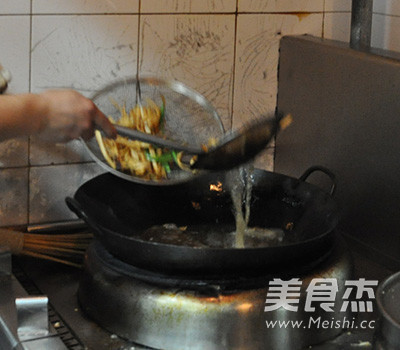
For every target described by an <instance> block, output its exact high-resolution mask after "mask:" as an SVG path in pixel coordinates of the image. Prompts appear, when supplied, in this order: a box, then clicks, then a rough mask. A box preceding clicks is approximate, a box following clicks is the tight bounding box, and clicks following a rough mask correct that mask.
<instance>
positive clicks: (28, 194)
mask: <svg viewBox="0 0 400 350" xmlns="http://www.w3.org/2000/svg"><path fill="white" fill-rule="evenodd" d="M32 9H33V0H30V16H29V55H28V57H29V63H28V65H29V68H28V71H29V76H28V91H29V92H31V91H32V28H33V25H32V22H33V18H32ZM27 157H28V159H27V160H28V175H27V204H26V208H27V211H26V222H27V223H28V224H29V218H30V210H31V208H30V198H31V138H30V137H28V154H27Z"/></svg>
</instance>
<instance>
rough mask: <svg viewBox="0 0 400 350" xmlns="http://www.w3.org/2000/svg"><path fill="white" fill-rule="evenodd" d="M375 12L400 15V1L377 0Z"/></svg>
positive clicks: (374, 7) (374, 6)
mask: <svg viewBox="0 0 400 350" xmlns="http://www.w3.org/2000/svg"><path fill="white" fill-rule="evenodd" d="M373 11H374V13H379V14H385V15H392V16H400V2H399V1H398V0H375V1H374V5H373Z"/></svg>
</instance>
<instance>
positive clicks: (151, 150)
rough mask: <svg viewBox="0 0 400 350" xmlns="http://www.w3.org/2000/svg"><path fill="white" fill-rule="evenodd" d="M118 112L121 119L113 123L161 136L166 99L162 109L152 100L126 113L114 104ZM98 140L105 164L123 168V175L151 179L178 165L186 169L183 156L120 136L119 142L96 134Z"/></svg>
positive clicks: (165, 175)
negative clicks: (127, 174) (125, 173)
mask: <svg viewBox="0 0 400 350" xmlns="http://www.w3.org/2000/svg"><path fill="white" fill-rule="evenodd" d="M114 105H115V106H116V107H117V108H118V109H119V112H120V113H121V117H120V119H118V120H114V119H113V118H111V117H109V119H110V121H111V122H112V123H114V124H118V125H121V126H125V127H128V128H132V129H134V130H138V131H141V132H144V133H147V134H153V135H156V134H158V135H159V134H162V130H163V127H164V124H165V115H164V114H165V99H164V97H162V105H161V107H159V106H157V105H156V103H155V102H154V101H152V100H150V99H149V100H147V103H146V106H138V105H137V106H135V107H134V108H132V109H130V110H127V109H126V107H125V105H123V106H122V107H121V106H119V105H118V104H117V103H115V102H114ZM95 136H96V140H97V142H98V144H99V148H100V150H101V153H102V154H103V156H104V159H105V160H106V162H107V163H108V164H109V165H110V166H111V167H112V168H113V169H120V170H121V171H123V172H127V173H130V174H132V175H135V176H138V177H141V178H144V179H151V180H158V179H163V178H166V177H167V175H168V173H170V172H171V166H172V165H173V164H174V163H175V164H177V165H178V166H179V167H180V168H182V169H187V167H185V166H184V165H183V164H182V163H181V157H182V154H181V152H180V153H176V152H175V151H170V150H167V149H162V148H158V147H155V146H153V145H151V144H148V143H145V142H141V141H136V140H129V139H128V138H125V137H122V136H119V135H118V136H117V138H116V139H114V140H113V139H108V138H105V137H103V136H102V135H101V133H100V132H99V131H96V132H95Z"/></svg>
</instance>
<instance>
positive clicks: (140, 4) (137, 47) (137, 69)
mask: <svg viewBox="0 0 400 350" xmlns="http://www.w3.org/2000/svg"><path fill="white" fill-rule="evenodd" d="M141 10H142V1H141V0H139V14H138V24H137V45H136V78H137V79H138V78H139V73H140V72H139V69H140V63H139V59H140V44H141V40H140V27H141V19H142V16H141ZM136 102H137V101H136Z"/></svg>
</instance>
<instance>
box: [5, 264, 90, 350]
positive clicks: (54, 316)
mask: <svg viewBox="0 0 400 350" xmlns="http://www.w3.org/2000/svg"><path fill="white" fill-rule="evenodd" d="M12 273H13V275H14V276H15V278H16V279H17V280H18V282H19V283H20V284H21V285H22V287H23V288H24V289H25V290H26V292H27V293H28V294H29V295H41V294H43V293H42V292H41V291H40V289H39V288H38V287H37V286H36V284H35V283H34V282H33V281H32V279H30V278H29V277H28V276H27V275H26V273H25V272H24V271H23V269H22V268H21V267H20V265H19V264H18V261H17V260H16V259H15V258H13V261H12ZM48 313H49V322H50V323H51V324H52V325H53V327H54V329H55V330H56V331H57V334H58V335H59V337H60V339H61V340H62V341H63V343H64V344H65V346H66V347H67V348H68V349H70V350H85V349H86V347H85V346H84V345H83V343H82V342H81V341H80V340H79V338H78V337H77V336H76V334H75V333H74V332H73V331H72V329H71V328H69V327H68V325H67V324H66V322H65V321H64V320H63V319H62V317H61V316H60V315H59V314H58V313H57V312H56V311H55V309H54V307H53V306H52V305H51V303H49V305H48Z"/></svg>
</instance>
